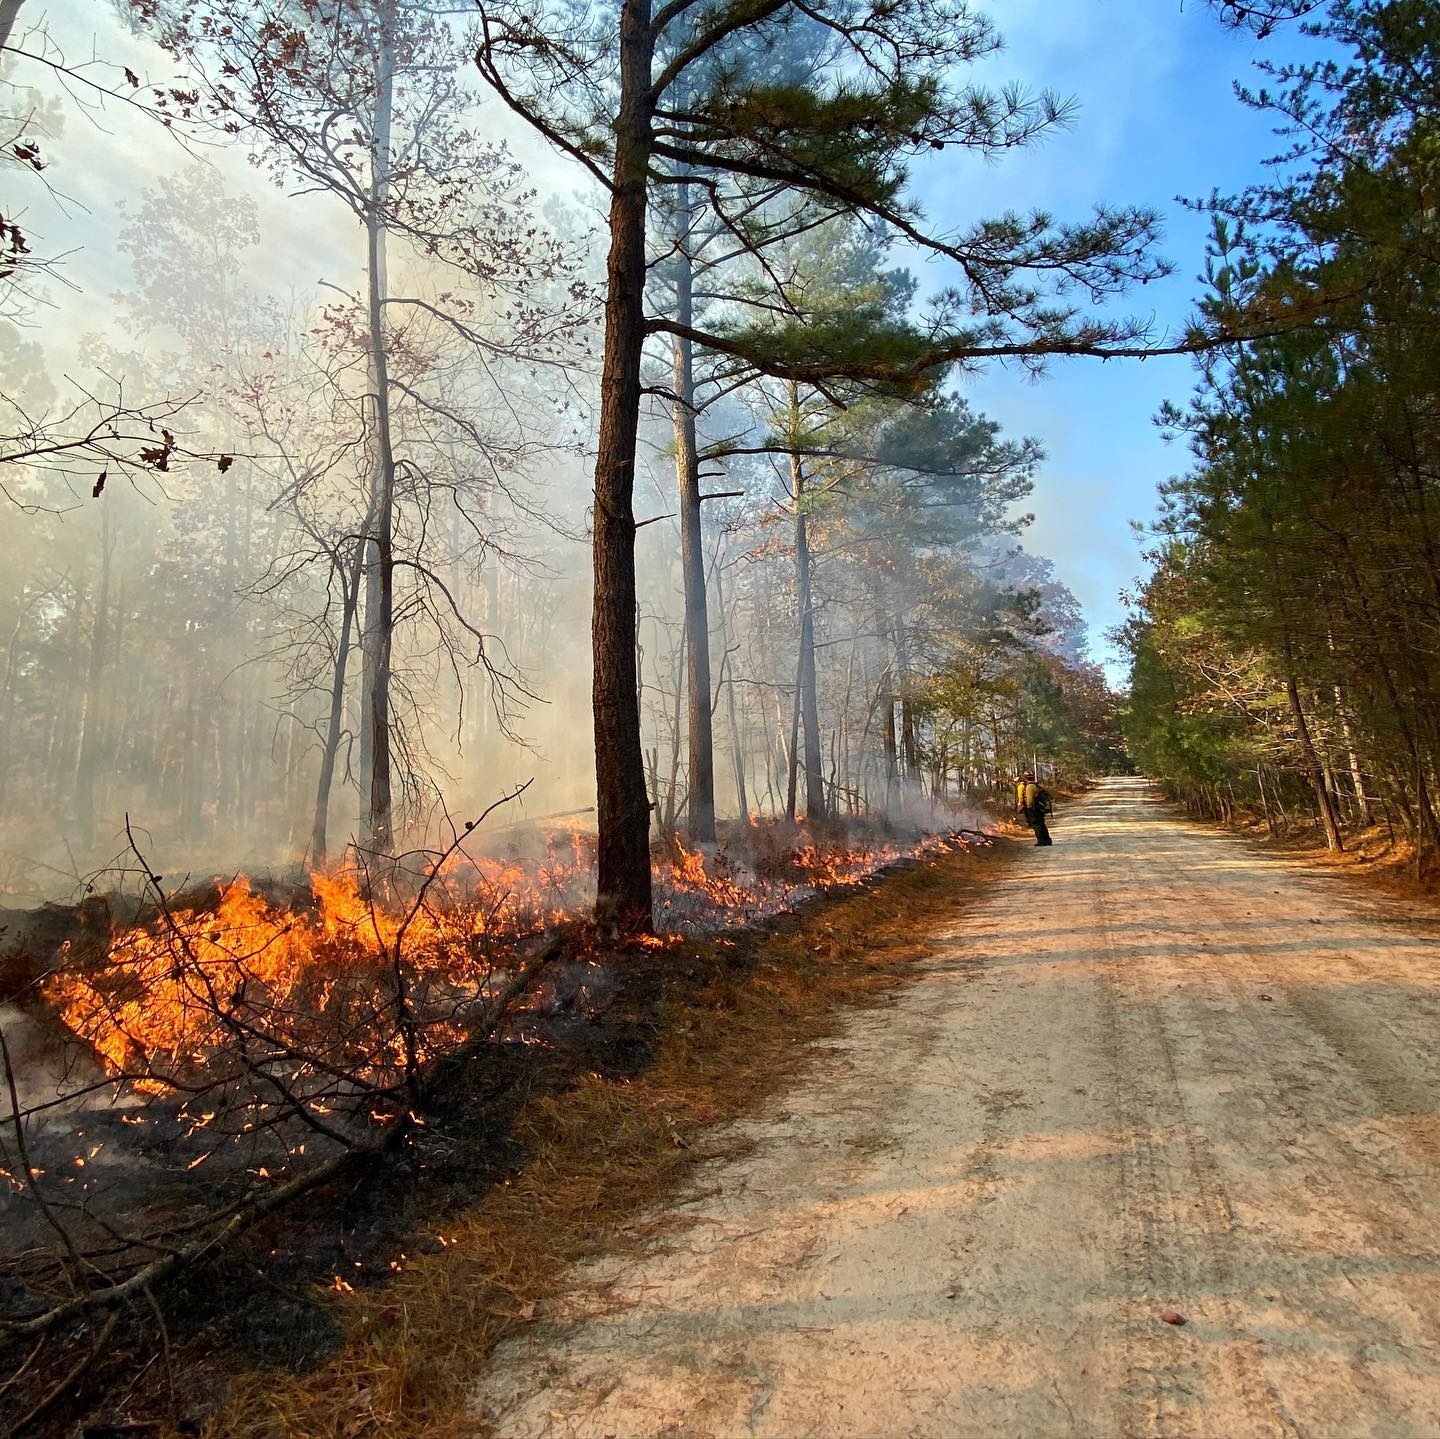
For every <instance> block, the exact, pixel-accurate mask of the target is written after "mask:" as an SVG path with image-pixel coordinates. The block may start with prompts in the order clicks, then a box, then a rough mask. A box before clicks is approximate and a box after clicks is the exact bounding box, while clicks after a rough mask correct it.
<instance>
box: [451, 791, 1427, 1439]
mask: <svg viewBox="0 0 1440 1439" xmlns="http://www.w3.org/2000/svg"><path fill="white" fill-rule="evenodd" d="M1058 820H1059V822H1058V824H1057V825H1056V830H1055V833H1056V846H1055V848H1054V849H1051V850H1031V851H1027V852H1026V854H1025V856H1024V861H1023V862H1022V863H1019V864H1017V865H1015V866H1014V867H1013V868H1012V869H1011V870H1010V871H1009V872H1008V874H1007V875H1006V876H1005V877H1004V878H1003V879H1002V880H1001V881H1000V882H999V883H997V884H996V885H995V887H994V888H993V889H992V890H991V891H990V892H989V893H988V894H987V895H986V896H985V897H984V898H983V899H981V900H980V901H979V902H978V903H977V904H976V905H974V906H972V907H971V908H970V909H969V910H968V911H967V912H966V913H965V915H964V917H963V918H961V919H960V920H958V921H957V923H956V924H955V926H954V928H953V929H951V930H948V931H946V932H944V933H942V934H940V935H937V937H936V946H935V956H934V961H933V964H932V965H931V967H930V971H929V973H928V974H926V975H925V976H924V977H923V978H922V979H920V980H919V981H918V982H917V983H915V984H914V985H912V986H910V987H908V988H906V989H905V990H904V991H902V992H901V993H900V994H899V995H898V997H897V999H896V1002H895V1004H894V1006H893V1007H892V1008H890V1009H888V1010H886V1011H882V1012H879V1013H876V1012H870V1013H865V1014H861V1015H859V1016H857V1018H856V1019H855V1020H854V1021H853V1023H852V1024H851V1025H850V1027H849V1029H848V1030H847V1032H846V1034H845V1035H844V1037H842V1038H841V1039H840V1040H839V1041H837V1042H835V1043H833V1044H832V1045H831V1046H830V1050H831V1052H830V1053H828V1054H826V1055H825V1056H824V1058H823V1059H822V1061H821V1062H820V1064H819V1065H818V1067H817V1068H816V1070H815V1071H813V1072H812V1074H811V1076H810V1078H809V1079H808V1080H807V1081H806V1082H805V1084H804V1085H803V1087H801V1088H800V1089H798V1090H794V1091H791V1092H790V1093H789V1094H787V1095H786V1096H785V1097H784V1099H783V1101H782V1103H783V1108H780V1107H776V1108H774V1109H772V1111H771V1112H769V1113H768V1114H766V1115H765V1116H764V1117H763V1118H762V1119H761V1120H758V1121H756V1122H754V1123H752V1124H751V1125H750V1126H749V1127H748V1129H749V1132H750V1134H751V1135H752V1137H753V1138H755V1139H756V1141H757V1144H756V1147H755V1149H754V1150H753V1152H752V1153H751V1154H750V1155H749V1156H748V1157H747V1158H746V1159H744V1160H742V1161H732V1162H729V1163H726V1164H718V1165H715V1166H712V1167H711V1168H709V1169H708V1170H707V1171H706V1172H705V1173H704V1174H703V1175H702V1177H701V1181H700V1185H699V1187H698V1189H697V1197H696V1199H695V1200H694V1202H692V1203H690V1204H688V1205H684V1206H681V1207H680V1209H679V1213H681V1214H684V1215H687V1216H688V1223H687V1225H686V1226H685V1227H684V1228H682V1229H679V1230H677V1231H675V1232H673V1233H671V1234H670V1235H669V1236H668V1238H667V1240H666V1242H665V1245H664V1247H663V1248H662V1249H659V1250H657V1251H656V1252H655V1253H654V1254H652V1255H650V1256H649V1257H647V1258H645V1259H643V1260H641V1261H639V1262H636V1261H633V1260H632V1261H628V1262H626V1263H624V1264H621V1263H619V1262H612V1263H610V1264H607V1265H599V1266H594V1267H591V1268H588V1269H586V1270H583V1271H580V1272H579V1273H577V1275H576V1276H575V1289H574V1292H573V1294H572V1295H571V1296H570V1297H569V1298H568V1299H567V1300H566V1302H565V1303H564V1304H563V1305H561V1306H559V1307H558V1308H557V1309H555V1310H554V1311H553V1312H552V1313H550V1314H548V1315H542V1321H543V1322H541V1323H538V1324H537V1325H536V1326H534V1327H533V1328H532V1329H531V1330H529V1331H527V1334H526V1335H525V1336H524V1338H523V1339H522V1340H520V1341H517V1342H512V1343H511V1344H510V1345H508V1346H507V1347H506V1348H505V1349H503V1350H502V1351H501V1353H500V1354H499V1356H497V1362H496V1364H495V1366H494V1368H493V1369H492V1371H491V1372H490V1373H489V1374H488V1375H487V1376H486V1378H485V1381H484V1384H483V1391H482V1392H481V1393H480V1395H479V1396H478V1397H477V1401H476V1402H477V1408H478V1409H479V1410H481V1411H482V1412H485V1413H487V1414H488V1415H489V1416H491V1417H492V1419H493V1420H494V1422H495V1425H496V1428H497V1430H498V1432H499V1433H501V1434H503V1435H506V1436H512V1439H521V1436H540V1435H545V1436H570V1435H575V1436H595V1439H601V1436H605V1435H613V1436H615V1439H641V1436H645V1439H648V1436H652V1435H655V1436H658V1435H669V1436H689V1439H699V1436H717V1439H718V1436H724V1439H731V1436H735V1439H739V1436H747V1439H748V1436H763V1439H799V1436H810V1435H813V1436H824V1439H828V1437H829V1436H837V1439H838V1436H846V1439H859V1436H867V1439H868V1436H876V1439H902V1436H925V1439H932V1436H933V1439H954V1436H962V1435H963V1436H969V1435H986V1436H989V1435H995V1436H1001V1435H1004V1436H1009V1439H1030V1436H1043V1435H1051V1434H1054V1435H1067V1434H1079V1435H1096V1436H1110V1435H1127V1436H1128V1435H1164V1436H1185V1439H1192V1436H1217V1439H1245V1436H1251V1435H1305V1436H1311V1435H1332V1436H1352V1435H1354V1436H1359V1435H1377V1436H1378V1435H1384V1436H1396V1439H1399V1437H1400V1436H1421V1435H1440V1184H1437V1177H1440V942H1437V939H1436V938H1435V935H1436V930H1435V928H1434V927H1433V926H1428V925H1425V924H1422V923H1420V922H1418V921H1416V920H1414V919H1413V918H1411V919H1406V918H1405V917H1403V916H1397V915H1396V914H1395V913H1394V911H1393V910H1392V911H1391V912H1390V915H1389V917H1386V916H1385V915H1383V914H1382V913H1381V911H1380V910H1379V908H1378V907H1376V908H1374V909H1373V910H1371V909H1369V908H1368V907H1367V908H1364V909H1362V908H1358V907H1357V906H1356V903H1355V902H1354V901H1353V900H1352V899H1350V898H1348V897H1347V894H1348V892H1347V891H1344V890H1342V887H1341V886H1339V885H1337V884H1335V883H1333V882H1328V883H1327V881H1326V880H1325V879H1324V878H1323V877H1320V876H1316V875H1312V874H1307V873H1306V872H1305V871H1304V870H1303V869H1299V868H1296V867H1292V866H1287V865H1285V864H1282V863H1280V862H1277V861H1273V860H1268V859H1266V858H1263V857H1260V856H1257V855H1256V854H1254V853H1253V852H1252V851H1250V850H1248V849H1247V848H1246V847H1245V845H1244V844H1243V843H1241V842H1240V841H1238V840H1234V839H1230V838H1227V837H1225V836H1223V835H1219V834H1215V833H1213V832H1206V831H1203V830H1200V829H1197V828H1195V827H1192V826H1189V825H1186V824H1184V823H1182V822H1179V821H1177V820H1175V819H1174V818H1172V817H1170V816H1169V815H1168V813H1167V812H1166V811H1165V810H1164V809H1163V808H1162V807H1161V806H1159V805H1158V804H1156V803H1155V802H1153V801H1151V800H1149V799H1147V798H1146V797H1145V793H1144V790H1143V787H1142V786H1141V785H1140V783H1139V782H1137V781H1123V780H1121V781H1111V782H1109V783H1107V784H1105V785H1104V786H1103V787H1101V788H1100V789H1099V790H1097V791H1095V792H1093V793H1092V794H1091V795H1090V796H1089V797H1088V798H1087V799H1086V800H1084V801H1083V802H1082V803H1078V804H1075V805H1073V806H1071V807H1070V808H1069V810H1068V812H1063V813H1061V814H1060V815H1059V816H1058ZM1172 1307H1173V1308H1174V1309H1176V1310H1179V1311H1180V1312H1182V1313H1184V1314H1185V1315H1187V1316H1188V1317H1189V1323H1188V1324H1187V1325H1186V1326H1185V1327H1183V1328H1174V1327H1171V1326H1169V1325H1166V1324H1163V1323H1161V1322H1160V1321H1159V1318H1158V1316H1159V1314H1160V1312H1161V1311H1163V1310H1165V1309H1167V1308H1172Z"/></svg>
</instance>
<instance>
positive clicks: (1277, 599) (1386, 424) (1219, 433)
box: [1128, 3, 1440, 872]
mask: <svg viewBox="0 0 1440 1439" xmlns="http://www.w3.org/2000/svg"><path fill="white" fill-rule="evenodd" d="M1310 28H1311V31H1312V37H1313V39H1314V40H1315V41H1316V42H1317V45H1320V46H1323V47H1328V50H1329V56H1330V58H1328V59H1327V60H1325V61H1323V62H1317V63H1316V64H1314V65H1310V66H1303V67H1299V68H1297V69H1295V70H1291V71H1285V72H1278V73H1276V74H1275V75H1273V76H1272V77H1271V78H1272V82H1273V83H1272V88H1271V89H1270V90H1269V91H1267V92H1260V93H1257V94H1256V95H1254V96H1252V97H1251V100H1252V103H1253V104H1255V105H1257V106H1258V107H1260V108H1262V109H1264V110H1266V111H1267V112H1269V113H1271V114H1273V115H1275V117H1276V118H1277V122H1278V123H1280V124H1281V125H1283V126H1285V127H1286V130H1285V133H1287V134H1288V135H1289V136H1290V137H1291V140H1292V142H1293V143H1292V146H1291V149H1290V151H1289V153H1288V155H1287V156H1286V157H1284V163H1283V165H1282V166H1281V167H1280V168H1279V170H1278V171H1277V173H1278V175H1279V179H1278V180H1277V182H1276V183H1275V184H1273V185H1266V186H1263V187H1256V188H1255V189H1253V190H1251V191H1249V192H1247V193H1246V194H1244V195H1241V196H1237V197H1233V198H1230V199H1224V200H1218V201H1216V203H1215V210H1216V216H1215V219H1216V225H1215V234H1214V243H1213V247H1212V256H1211V262H1210V266H1209V278H1210V285H1211V290H1210V297H1209V299H1208V301H1207V303H1208V304H1210V305H1211V306H1212V307H1232V306H1243V307H1245V308H1246V309H1247V310H1248V311H1249V312H1250V313H1251V314H1252V315H1253V316H1255V317H1256V319H1257V321H1258V322H1260V323H1261V324H1269V326H1270V327H1271V328H1272V329H1273V330H1274V331H1275V332H1276V333H1274V334H1273V335H1272V336H1271V337H1270V338H1267V339H1264V340H1261V341H1258V342H1256V343H1254V344H1252V345H1250V346H1248V347H1246V348H1245V349H1244V350H1243V351H1239V352H1236V353H1235V354H1233V355H1230V356H1228V357H1226V358H1225V359H1223V360H1219V359H1216V360H1213V361H1211V362H1208V363H1207V364H1205V365H1204V366H1203V367H1202V371H1201V377H1200V384H1199V386H1198V387H1197V391H1196V394H1195V397H1194V399H1193V401H1192V403H1191V404H1190V405H1189V406H1188V407H1186V408H1185V409H1180V408H1174V409H1172V410H1171V411H1169V412H1168V413H1167V414H1166V416H1165V417H1164V418H1165V420H1166V422H1167V423H1168V424H1169V425H1170V426H1171V427H1173V429H1174V430H1175V431H1176V432H1177V433H1181V434H1183V435H1185V436H1186V437H1187V438H1188V439H1189V440H1190V443H1191V446H1192V449H1193V453H1194V457H1195V463H1194V466H1193V468H1192V469H1191V471H1190V472H1189V473H1188V474H1187V475H1185V476H1182V477H1181V478H1180V479H1178V480H1176V481H1174V482H1172V483H1171V484H1170V485H1168V486H1166V487H1165V492H1164V493H1165V495H1166V499H1167V511H1166V518H1165V523H1164V524H1163V525H1162V527H1161V532H1160V534H1159V535H1158V537H1157V543H1156V546H1155V551H1154V555H1153V558H1154V561H1155V569H1154V573H1153V575H1152V576H1151V578H1150V579H1149V580H1148V582H1147V583H1146V585H1145V586H1144V588H1143V590H1142V592H1141V594H1140V596H1139V597H1138V599H1139V605H1138V609H1137V613H1136V616H1135V618H1134V620H1133V621H1132V623H1131V625H1130V627H1129V631H1128V640H1129V643H1130V647H1131V650H1132V652H1133V656H1134V660H1133V671H1132V696H1131V704H1130V720H1129V729H1130V733H1131V742H1132V745H1133V747H1134V749H1135V753H1136V755H1137V758H1138V760H1139V762H1140V763H1141V764H1142V765H1143V766H1144V767H1145V768H1146V769H1147V770H1149V771H1150V772H1152V773H1155V774H1157V775H1164V776H1167V777H1168V778H1169V781H1170V783H1171V784H1172V786H1173V787H1174V789H1175V791H1176V792H1177V793H1178V794H1180V795H1183V796H1184V797H1185V798H1186V799H1187V800H1188V801H1189V802H1190V803H1191V804H1192V805H1194V806H1195V807H1196V808H1197V809H1199V810H1202V811H1204V812H1206V813H1208V814H1212V815H1215V816H1221V815H1223V816H1225V817H1227V818H1228V817H1229V816H1230V815H1231V814H1232V813H1236V812H1239V813H1250V814H1253V815H1255V816H1257V817H1263V818H1264V820H1265V821H1266V822H1268V824H1269V827H1270V829H1271V831H1272V832H1273V833H1283V832H1286V831H1289V830H1292V829H1299V828H1306V827H1313V828H1314V829H1315V830H1316V831H1317V832H1319V833H1320V834H1322V835H1323V836H1324V839H1325V842H1326V843H1327V844H1328V846H1329V847H1330V848H1331V849H1340V848H1342V847H1344V846H1345V845H1346V844H1347V843H1348V842H1349V837H1358V836H1359V835H1360V834H1362V833H1363V832H1366V831H1369V838H1374V837H1375V836H1376V835H1377V834H1378V836H1379V838H1380V839H1381V841H1382V842H1383V843H1384V844H1387V845H1390V846H1394V847H1397V848H1399V849H1402V850H1404V849H1408V850H1409V851H1410V852H1411V853H1412V854H1413V858H1414V863H1415V867H1416V870H1417V872H1422V871H1424V870H1426V869H1428V868H1431V867H1433V863H1434V857H1435V854H1436V852H1437V849H1440V822H1437V813H1440V810H1437V786H1440V773H1437V764H1440V685H1437V675H1440V642H1437V636H1440V550H1437V539H1436V535H1437V525H1440V486H1437V475H1440V429H1437V423H1436V393H1437V375H1436V369H1435V360H1434V344H1433V336H1434V324H1435V320H1434V316H1435V299H1436V293H1437V283H1440V250H1437V247H1436V242H1435V225H1434V204H1433V186H1434V183H1435V168H1434V156H1433V145H1434V121H1433V116H1434V113H1435V105H1436V101H1437V94H1436V86H1435V80H1434V77H1435V74H1436V70H1435V63H1434V62H1435V43H1436V42H1435V33H1434V16H1433V14H1432V13H1431V11H1430V10H1429V9H1428V7H1424V6H1411V5H1401V4H1362V3H1344V4H1336V5H1332V6H1330V7H1328V9H1327V11H1326V12H1325V13H1324V14H1318V13H1317V15H1316V16H1315V18H1314V19H1313V20H1312V22H1311V25H1310Z"/></svg>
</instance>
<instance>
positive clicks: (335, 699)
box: [310, 539, 368, 869]
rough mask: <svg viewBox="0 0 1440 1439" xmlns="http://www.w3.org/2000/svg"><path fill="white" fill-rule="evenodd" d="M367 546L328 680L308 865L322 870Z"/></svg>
mask: <svg viewBox="0 0 1440 1439" xmlns="http://www.w3.org/2000/svg"><path fill="white" fill-rule="evenodd" d="M367 544H368V541H367V540H365V539H361V540H360V542H359V543H358V544H357V545H356V546H355V557H354V559H353V560H352V561H351V562H350V573H349V574H348V575H347V576H346V578H345V596H344V609H343V611H342V614H341V618H340V638H339V640H338V641H337V643H336V646H335V667H334V669H333V670H332V671H331V677H330V715H329V720H328V723H327V724H326V727H325V748H324V750H323V751H322V752H321V755H320V778H319V780H318V781H317V783H316V785H315V818H314V822H313V823H312V825H311V827H310V863H311V864H312V865H313V866H314V867H315V868H316V869H324V868H325V865H326V862H327V861H328V859H329V853H328V845H329V836H328V829H329V822H330V790H331V787H332V786H333V784H334V782H335V758H336V756H337V754H338V753H339V751H340V731H341V729H342V728H343V727H344V714H345V673H346V670H347V669H348V668H349V665H350V634H351V631H352V630H353V628H354V625H355V609H356V605H357V604H358V602H359V599H360V571H361V568H362V566H363V564H364V561H365V547H366V545H367Z"/></svg>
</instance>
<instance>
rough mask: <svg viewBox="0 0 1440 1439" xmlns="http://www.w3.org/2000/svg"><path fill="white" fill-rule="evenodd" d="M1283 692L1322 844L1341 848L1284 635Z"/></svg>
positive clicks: (1336, 823)
mask: <svg viewBox="0 0 1440 1439" xmlns="http://www.w3.org/2000/svg"><path fill="white" fill-rule="evenodd" d="M1285 693H1286V694H1287V695H1288V696H1289V699H1290V714H1291V716H1292V718H1293V719H1294V721H1295V732H1296V734H1297V735H1298V736H1299V739H1300V753H1301V754H1302V755H1303V756H1304V759H1305V768H1306V769H1307V770H1308V771H1309V774H1310V783H1311V784H1312V785H1313V786H1314V787H1315V803H1316V806H1317V807H1318V809H1319V811H1320V823H1321V825H1322V827H1323V828H1324V830H1325V846H1326V848H1327V849H1332V850H1337V851H1339V850H1343V849H1344V848H1345V844H1344V841H1343V840H1342V839H1341V838H1340V824H1339V821H1338V820H1337V819H1336V818H1335V807H1334V805H1333V804H1331V802H1330V791H1329V790H1328V789H1327V788H1326V787H1325V775H1324V772H1323V771H1322V769H1321V767H1320V757H1319V755H1317V754H1316V752H1315V744H1314V741H1313V740H1312V739H1311V738H1310V726H1309V724H1308V723H1307V721H1306V719H1305V711H1304V710H1303V709H1302V708H1301V706H1300V690H1299V688H1298V687H1297V686H1296V684H1295V664H1294V658H1293V655H1292V653H1291V650H1290V641H1289V639H1288V637H1287V639H1286V641H1285Z"/></svg>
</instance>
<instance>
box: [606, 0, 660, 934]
mask: <svg viewBox="0 0 1440 1439" xmlns="http://www.w3.org/2000/svg"><path fill="white" fill-rule="evenodd" d="M654 49H655V35H654V32H653V31H652V29H651V26H650V0H625V3H624V4H623V6H622V7H621V12H620V109H619V114H618V116H617V118H616V122H615V166H614V180H613V188H612V190H611V195H610V254H609V258H608V261H607V264H606V276H607V282H608V288H607V292H606V296H605V348H604V354H603V358H602V361H601V369H600V437H599V447H598V452H597V454H596V459H595V537H594V567H595V595H594V606H593V610H592V613H591V640H592V645H593V663H594V683H593V694H592V702H593V706H594V713H595V790H596V804H595V809H596V821H597V826H598V829H599V842H598V847H597V855H596V861H597V863H596V893H595V913H596V918H597V919H599V920H601V921H602V922H604V923H607V924H613V925H615V926H617V927H618V928H620V929H622V930H627V931H630V930H635V931H648V930H650V929H651V928H652V927H653V924H654V914H653V900H652V895H651V887H650V842H649V832H650V799H649V795H648V794H647V792H646V785H645V760H644V755H643V754H642V752H641V746H640V703H639V694H638V690H637V687H636V662H635V643H636V637H635V630H636V599H635V513H634V508H633V500H634V490H635V437H636V433H637V430H638V428H639V424H640V360H641V353H642V350H643V348H644V344H645V201H646V190H647V176H648V171H649V163H650V147H651V144H652V137H651V130H650V105H651V103H652V101H651V99H650V83H651V82H650V71H651V64H652V60H653V56H654Z"/></svg>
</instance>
